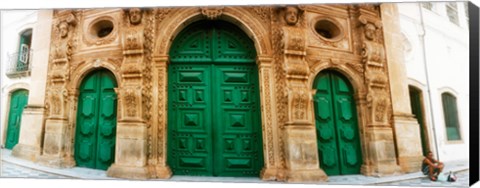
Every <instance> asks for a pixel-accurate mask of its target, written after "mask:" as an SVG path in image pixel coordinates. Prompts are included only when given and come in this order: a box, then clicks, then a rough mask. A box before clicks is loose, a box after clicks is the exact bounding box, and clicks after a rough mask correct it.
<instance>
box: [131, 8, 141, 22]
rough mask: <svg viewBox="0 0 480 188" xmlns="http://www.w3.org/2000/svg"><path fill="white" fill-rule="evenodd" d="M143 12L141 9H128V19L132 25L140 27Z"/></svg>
mask: <svg viewBox="0 0 480 188" xmlns="http://www.w3.org/2000/svg"><path fill="white" fill-rule="evenodd" d="M142 17H143V16H142V10H141V9H140V8H131V9H128V18H129V21H130V24H132V25H138V24H140V23H141V22H142Z"/></svg>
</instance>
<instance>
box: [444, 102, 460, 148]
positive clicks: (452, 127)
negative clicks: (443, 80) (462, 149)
mask: <svg viewBox="0 0 480 188" xmlns="http://www.w3.org/2000/svg"><path fill="white" fill-rule="evenodd" d="M442 103H443V114H444V117H445V126H446V131H447V140H460V139H461V137H460V130H459V121H458V110H457V99H456V98H455V97H454V96H453V95H451V94H449V93H443V94H442Z"/></svg>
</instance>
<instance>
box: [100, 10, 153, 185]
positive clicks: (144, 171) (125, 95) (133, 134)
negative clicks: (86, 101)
mask: <svg viewBox="0 0 480 188" xmlns="http://www.w3.org/2000/svg"><path fill="white" fill-rule="evenodd" d="M129 21H130V22H129V23H130V25H129V27H126V28H125V32H124V33H123V36H122V45H123V55H124V58H123V62H122V65H121V68H120V69H121V70H120V72H121V77H122V82H121V85H120V87H119V88H118V89H116V92H117V96H118V103H119V105H118V106H119V113H120V114H119V116H117V118H118V119H117V135H116V143H115V162H114V163H113V164H112V166H110V167H109V168H108V170H107V175H108V176H111V177H118V178H129V179H148V178H150V177H151V174H150V172H149V170H148V167H147V147H148V146H147V134H148V132H147V131H148V128H147V124H146V122H145V121H144V119H143V113H144V112H143V110H142V88H143V87H144V86H143V82H142V80H143V75H142V71H143V69H144V66H145V65H144V63H145V62H144V47H143V46H144V35H143V32H144V25H143V24H142V23H141V21H142V12H141V10H140V9H138V8H132V9H130V10H129Z"/></svg>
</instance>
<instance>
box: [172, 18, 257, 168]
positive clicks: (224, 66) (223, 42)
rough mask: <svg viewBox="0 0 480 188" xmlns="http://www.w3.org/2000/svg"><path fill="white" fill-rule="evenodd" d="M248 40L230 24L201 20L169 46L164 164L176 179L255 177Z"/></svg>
mask: <svg viewBox="0 0 480 188" xmlns="http://www.w3.org/2000/svg"><path fill="white" fill-rule="evenodd" d="M255 57H256V52H255V48H254V46H253V42H252V41H251V40H250V39H249V38H248V37H247V36H246V35H245V34H244V33H243V32H242V31H241V30H240V29H239V28H238V27H236V26H235V25H232V24H230V23H227V22H222V21H215V22H213V21H202V22H197V23H194V24H192V25H190V26H188V27H187V28H185V29H184V30H183V31H182V32H181V33H180V34H179V35H178V36H177V37H176V39H175V41H174V42H173V45H172V48H171V50H170V61H171V64H170V65H169V68H168V101H169V102H168V160H167V161H168V164H169V166H170V168H171V169H172V171H173V173H174V174H176V175H201V176H258V175H259V172H260V170H261V168H262V167H263V154H262V134H261V119H260V100H259V86H258V72H257V69H256V64H255Z"/></svg>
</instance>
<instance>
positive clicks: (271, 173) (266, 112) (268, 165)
mask: <svg viewBox="0 0 480 188" xmlns="http://www.w3.org/2000/svg"><path fill="white" fill-rule="evenodd" d="M257 64H258V73H259V81H260V83H261V84H260V96H261V101H260V103H261V104H262V107H263V108H262V135H263V155H264V157H263V158H264V165H265V166H264V167H263V169H262V171H261V172H260V178H261V179H262V180H275V179H276V178H277V173H278V161H279V160H280V159H279V155H278V150H279V145H278V126H276V123H275V122H277V121H276V114H277V113H276V109H275V103H276V101H275V97H274V91H275V87H274V84H273V82H274V80H275V79H274V77H273V68H272V58H271V57H258V59H257Z"/></svg>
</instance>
